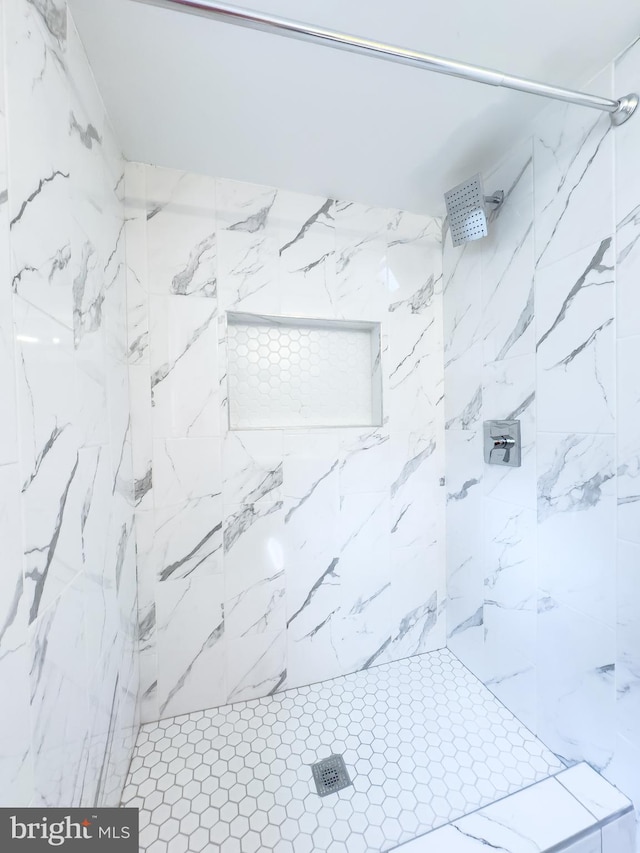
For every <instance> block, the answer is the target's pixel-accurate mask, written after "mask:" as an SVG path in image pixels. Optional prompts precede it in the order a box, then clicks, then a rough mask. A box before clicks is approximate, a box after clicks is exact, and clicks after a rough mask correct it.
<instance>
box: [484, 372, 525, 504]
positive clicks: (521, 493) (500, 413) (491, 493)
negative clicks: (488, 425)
mask: <svg viewBox="0 0 640 853" xmlns="http://www.w3.org/2000/svg"><path fill="white" fill-rule="evenodd" d="M535 388H536V383H535V357H534V356H533V355H524V356H520V357H518V358H508V359H504V360H502V361H494V362H492V363H490V364H487V365H485V367H484V371H483V375H482V407H483V408H482V410H483V419H486V420H495V419H498V420H502V419H504V420H511V419H517V420H519V421H520V435H521V439H522V464H521V466H520V467H519V468H509V467H505V466H502V465H485V466H484V476H483V489H484V494H485V496H486V497H488V498H495V499H497V500H501V501H508V502H509V503H512V504H518V505H519V506H523V507H528V508H529V509H535V506H536V404H535V403H536V390H535Z"/></svg>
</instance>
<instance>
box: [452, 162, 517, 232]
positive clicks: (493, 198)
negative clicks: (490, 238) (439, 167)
mask: <svg viewBox="0 0 640 853" xmlns="http://www.w3.org/2000/svg"><path fill="white" fill-rule="evenodd" d="M444 201H445V204H446V206H447V216H448V217H449V226H450V228H451V240H452V242H453V245H454V246H460V245H461V244H462V243H468V242H469V241H470V240H480V239H481V238H482V237H486V236H487V233H488V231H487V214H486V205H492V206H493V209H494V210H498V208H499V207H500V205H501V204H502V202H503V201H504V192H503V191H502V190H498V191H497V192H495V193H494V194H493V195H490V196H486V195H485V194H484V188H483V185H482V175H481V174H477V175H474V176H473V177H472V178H468V179H467V180H466V181H463V182H462V183H461V184H458V185H457V186H455V187H453V188H452V189H450V190H448V192H446V193H445V194H444Z"/></svg>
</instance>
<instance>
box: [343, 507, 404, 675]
mask: <svg viewBox="0 0 640 853" xmlns="http://www.w3.org/2000/svg"><path fill="white" fill-rule="evenodd" d="M389 513H390V505H389V498H388V495H387V494H386V493H384V494H380V493H379V494H372V495H346V496H344V497H343V498H341V505H340V517H339V522H338V536H339V548H340V550H339V553H338V560H339V562H338V564H337V565H338V568H339V573H340V609H339V612H338V613H337V614H336V617H335V618H334V619H333V623H332V624H333V629H332V637H333V641H334V647H335V648H336V651H337V655H338V659H339V660H340V662H341V665H342V671H343V672H350V671H353V670H356V669H361V668H363V667H367V666H370V665H371V664H373V663H374V662H375V661H376V660H377V659H378V657H379V656H380V655H381V654H382V653H383V652H384V651H385V650H386V649H387V647H388V644H389V637H390V634H391V618H390V609H391V567H390V535H389V530H390V524H389Z"/></svg>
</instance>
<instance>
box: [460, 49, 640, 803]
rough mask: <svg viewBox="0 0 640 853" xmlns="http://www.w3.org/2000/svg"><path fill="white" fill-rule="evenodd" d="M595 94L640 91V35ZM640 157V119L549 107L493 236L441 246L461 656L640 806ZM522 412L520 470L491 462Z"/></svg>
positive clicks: (499, 179)
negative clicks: (494, 427)
mask: <svg viewBox="0 0 640 853" xmlns="http://www.w3.org/2000/svg"><path fill="white" fill-rule="evenodd" d="M586 89H587V90H588V91H597V92H601V93H602V94H604V95H608V96H611V95H612V94H613V92H614V91H615V92H616V93H617V94H620V93H624V92H627V91H638V90H640V43H636V44H635V45H633V46H632V47H631V48H630V49H629V50H628V51H627V52H625V53H624V54H623V55H622V56H621V57H619V58H618V59H617V60H616V61H615V62H614V63H613V64H612V65H610V66H609V67H607V68H606V69H605V70H604V71H603V72H602V73H601V74H600V75H599V76H598V77H597V78H596V79H595V80H593V81H591V82H590V83H589V85H588V86H586ZM638 150H640V124H639V121H638V119H635V120H634V121H630V122H629V123H628V124H627V125H625V126H623V127H621V128H618V129H615V130H614V129H612V128H611V126H610V122H609V120H608V117H607V116H606V115H599V114H598V113H594V112H592V111H589V110H584V109H581V108H578V107H573V106H564V105H558V104H553V105H551V106H549V107H548V108H546V109H545V111H544V112H543V113H542V114H541V116H540V117H539V120H538V121H537V123H536V125H535V128H534V133H533V135H532V137H531V138H530V139H528V140H526V141H525V142H523V143H522V144H521V145H520V146H518V147H517V148H516V149H515V150H513V151H511V152H510V154H509V155H508V156H507V157H506V158H505V159H503V161H502V162H501V163H500V164H499V165H498V166H497V167H496V168H495V170H494V171H493V172H492V173H490V174H489V175H487V176H486V178H485V181H486V185H487V189H488V191H491V192H492V191H493V190H494V189H504V191H505V195H506V200H505V204H504V207H503V208H502V210H500V211H499V212H498V213H494V214H492V216H491V225H490V235H489V237H488V238H487V239H486V240H484V241H479V242H478V243H469V244H467V245H466V246H464V247H461V248H459V249H454V248H452V245H451V240H450V238H449V237H448V235H447V228H446V222H445V228H444V235H445V242H444V249H443V252H444V256H443V257H444V262H443V274H444V328H445V344H444V346H445V387H446V396H445V419H446V430H447V431H446V456H447V459H446V467H447V495H448V501H447V531H448V537H447V583H448V594H449V602H450V604H449V613H448V623H447V633H448V644H449V647H450V648H451V649H452V650H453V651H454V652H455V653H456V654H457V655H459V656H460V658H461V659H462V660H463V661H464V662H465V663H466V664H467V665H468V666H469V667H470V668H471V669H472V670H473V672H474V673H476V674H477V675H478V676H479V677H481V678H482V679H483V680H484V681H485V683H486V684H487V685H488V686H489V687H490V688H491V689H492V690H493V691H494V692H495V693H496V695H497V696H498V697H499V698H500V699H501V700H502V701H503V702H505V704H506V705H507V706H508V707H509V708H510V709H511V710H512V711H513V712H514V713H515V714H516V715H517V716H518V717H520V719H521V720H522V721H523V722H524V723H526V725H528V726H529V727H531V728H532V729H533V730H534V731H535V732H536V733H537V734H538V735H539V737H540V738H541V739H542V740H543V741H544V742H545V743H546V744H547V745H548V746H549V747H551V748H552V749H553V750H554V751H555V752H556V753H558V754H559V755H561V756H562V757H564V758H565V759H567V760H569V761H576V760H580V759H586V760H587V761H588V762H590V763H591V764H592V765H593V766H595V767H597V768H599V769H600V770H601V771H602V772H603V773H604V774H605V775H606V776H608V777H609V778H610V779H611V780H612V781H613V782H614V783H616V784H618V785H619V786H620V787H621V788H622V789H623V790H625V791H626V793H627V794H628V795H629V796H631V797H632V798H634V799H635V802H636V807H639V806H640V777H639V776H638V773H637V767H638V756H639V750H640V622H639V621H638V613H639V612H640V487H639V486H640V429H639V427H638V424H639V423H640V417H639V416H640V379H639V377H640V373H639V370H638V365H639V364H640V319H639V318H640V290H639V289H638V281H639V280H640V249H639V248H638V247H639V246H640V240H639V239H638V238H639V235H640V214H639V211H640V178H639V177H638V169H637V152H638ZM507 417H518V418H519V419H520V420H521V423H522V435H523V463H522V467H521V468H519V469H510V468H502V467H497V466H486V465H484V463H483V461H482V445H481V429H482V421H483V420H484V419H492V418H507ZM456 531H458V532H459V533H461V532H462V531H464V536H461V535H456ZM461 540H462V541H461Z"/></svg>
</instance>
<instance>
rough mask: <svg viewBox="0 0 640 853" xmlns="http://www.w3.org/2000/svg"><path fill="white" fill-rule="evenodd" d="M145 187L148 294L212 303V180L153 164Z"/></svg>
mask: <svg viewBox="0 0 640 853" xmlns="http://www.w3.org/2000/svg"><path fill="white" fill-rule="evenodd" d="M146 184H147V186H146V197H147V252H148V265H147V270H148V276H149V289H150V291H151V292H152V293H160V294H165V295H169V294H173V295H179V296H189V295H192V294H197V295H198V296H206V297H208V298H210V299H214V300H215V298H216V296H217V268H216V216H215V213H216V208H215V179H214V178H208V177H205V176H204V175H195V174H193V173H190V172H178V171H175V170H173V169H159V168H157V167H155V166H151V167H148V168H147V169H146Z"/></svg>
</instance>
